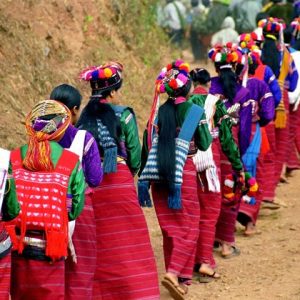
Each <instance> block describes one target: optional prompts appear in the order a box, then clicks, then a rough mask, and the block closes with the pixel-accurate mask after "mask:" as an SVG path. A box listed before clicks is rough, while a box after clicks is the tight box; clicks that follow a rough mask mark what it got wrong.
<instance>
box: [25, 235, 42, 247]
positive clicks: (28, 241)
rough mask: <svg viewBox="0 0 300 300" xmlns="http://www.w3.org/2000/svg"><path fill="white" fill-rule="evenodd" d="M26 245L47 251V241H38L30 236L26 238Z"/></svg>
mask: <svg viewBox="0 0 300 300" xmlns="http://www.w3.org/2000/svg"><path fill="white" fill-rule="evenodd" d="M24 244H26V245H27V246H33V247H38V248H41V249H45V247H46V241H45V240H41V239H37V238H33V237H28V236H25V237H24Z"/></svg>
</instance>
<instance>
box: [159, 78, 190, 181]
mask: <svg viewBox="0 0 300 300" xmlns="http://www.w3.org/2000/svg"><path fill="white" fill-rule="evenodd" d="M191 86H192V81H191V80H190V78H189V79H188V82H187V83H186V84H185V85H184V86H183V87H181V88H179V89H177V90H176V92H175V93H173V94H172V95H169V98H168V100H167V101H166V102H165V103H164V104H163V105H162V106H161V107H160V108H159V110H158V122H157V125H158V128H159V129H158V130H159V135H158V169H159V174H160V176H161V177H162V178H164V179H165V180H166V181H167V182H168V183H171V182H173V181H174V177H175V138H176V126H177V122H176V105H175V103H174V97H180V96H181V97H186V96H187V95H188V93H189V91H190V89H191Z"/></svg>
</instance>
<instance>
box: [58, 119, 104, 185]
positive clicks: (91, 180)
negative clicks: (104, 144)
mask: <svg viewBox="0 0 300 300" xmlns="http://www.w3.org/2000/svg"><path fill="white" fill-rule="evenodd" d="M78 130H79V129H78V128H75V127H74V126H73V125H70V126H69V127H68V128H67V130H66V132H65V134H64V136H63V138H62V139H61V140H60V141H59V142H58V143H59V144H60V145H61V146H62V147H63V148H70V147H71V144H72V142H73V140H74V138H75V135H76V133H77V131H78ZM82 168H83V172H84V176H85V180H86V182H87V184H88V185H89V186H90V187H96V186H98V185H99V184H100V182H101V181H102V177H103V171H102V167H101V158H100V153H99V150H98V146H97V143H96V141H95V139H94V137H93V136H92V135H91V134H90V133H89V132H86V135H85V141H84V150H83V157H82Z"/></svg>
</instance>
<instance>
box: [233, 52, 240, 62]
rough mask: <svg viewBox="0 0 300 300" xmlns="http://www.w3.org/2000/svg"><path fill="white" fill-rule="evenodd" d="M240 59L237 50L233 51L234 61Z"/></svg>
mask: <svg viewBox="0 0 300 300" xmlns="http://www.w3.org/2000/svg"><path fill="white" fill-rule="evenodd" d="M238 59H239V56H238V54H237V53H236V52H232V62H237V61H238Z"/></svg>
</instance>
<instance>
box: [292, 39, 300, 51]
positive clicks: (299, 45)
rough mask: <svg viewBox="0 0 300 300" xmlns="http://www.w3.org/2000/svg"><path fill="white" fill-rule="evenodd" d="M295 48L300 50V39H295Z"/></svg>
mask: <svg viewBox="0 0 300 300" xmlns="http://www.w3.org/2000/svg"><path fill="white" fill-rule="evenodd" d="M293 48H294V49H295V50H298V51H300V39H298V40H295V42H294V44H293Z"/></svg>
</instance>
